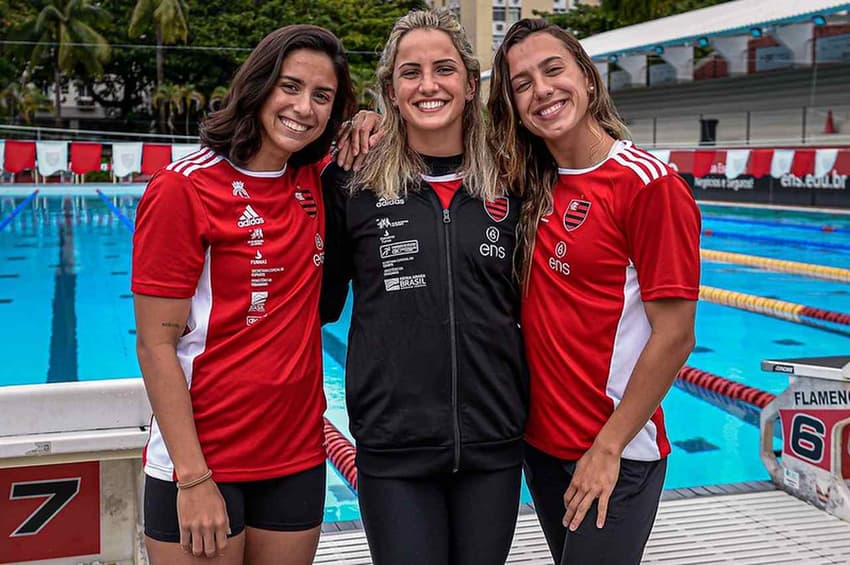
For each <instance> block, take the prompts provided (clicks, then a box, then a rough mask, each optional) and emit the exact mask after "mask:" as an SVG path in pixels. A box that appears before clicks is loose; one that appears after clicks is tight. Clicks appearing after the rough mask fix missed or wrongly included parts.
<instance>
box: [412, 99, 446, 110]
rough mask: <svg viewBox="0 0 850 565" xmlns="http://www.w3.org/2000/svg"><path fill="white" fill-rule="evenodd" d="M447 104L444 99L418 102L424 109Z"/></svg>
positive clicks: (432, 108)
mask: <svg viewBox="0 0 850 565" xmlns="http://www.w3.org/2000/svg"><path fill="white" fill-rule="evenodd" d="M445 105H446V103H445V102H443V101H442V100H428V101H426V102H420V103H419V104H417V106H419V107H420V108H422V109H423V110H434V109H436V108H439V107H441V106H445Z"/></svg>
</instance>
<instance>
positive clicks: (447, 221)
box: [443, 208, 460, 473]
mask: <svg viewBox="0 0 850 565" xmlns="http://www.w3.org/2000/svg"><path fill="white" fill-rule="evenodd" d="M451 223H452V215H451V212H449V209H448V208H443V234H444V235H445V240H446V267H447V269H448V275H449V332H450V336H451V361H452V426H453V429H454V444H455V446H454V447H455V449H454V460H453V461H452V473H457V472H458V469H460V416H459V415H458V393H457V389H458V383H457V328H456V327H455V292H454V274H453V272H452V246H451V240H450V238H449V226H450V225H451Z"/></svg>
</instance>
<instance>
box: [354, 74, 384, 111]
mask: <svg viewBox="0 0 850 565" xmlns="http://www.w3.org/2000/svg"><path fill="white" fill-rule="evenodd" d="M350 70H351V81H352V82H353V83H354V95H355V97H356V98H357V105H358V106H359V107H360V108H371V107H372V106H373V105H374V102H375V101H376V100H377V99H378V90H377V88H376V86H375V83H376V80H377V79H376V78H375V70H374V69H373V68H371V67H363V66H358V65H352V66H351V68H350Z"/></svg>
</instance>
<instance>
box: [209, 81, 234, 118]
mask: <svg viewBox="0 0 850 565" xmlns="http://www.w3.org/2000/svg"><path fill="white" fill-rule="evenodd" d="M228 92H229V89H228V88H227V87H226V86H216V87H215V88H214V89H213V91H212V94H210V100H209V102H208V103H207V105H208V107H209V109H210V110H212V111H213V112H215V111H216V110H218V109H220V108H221V105H222V104H223V103H224V98H225V97H226V96H227V93H228Z"/></svg>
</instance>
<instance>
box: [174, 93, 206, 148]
mask: <svg viewBox="0 0 850 565" xmlns="http://www.w3.org/2000/svg"><path fill="white" fill-rule="evenodd" d="M179 90H180V98H181V107H182V110H183V113H184V114H185V116H186V135H189V114H190V112H191V111H192V109H193V108H194V109H195V112H200V111H201V110H203V108H204V104H205V103H206V99H205V98H204V95H203V94H202V93H201V92H199V91H198V90H197V89H196V88H195V85H194V84H186V85H183V86H181V87H179Z"/></svg>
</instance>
